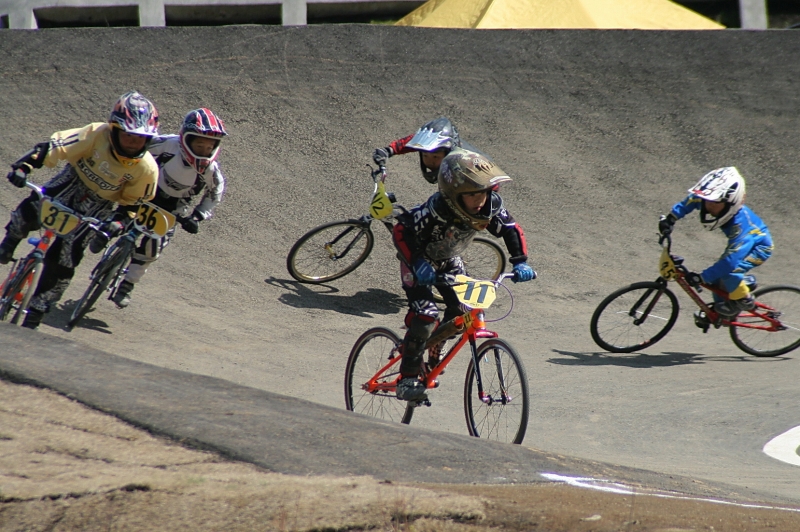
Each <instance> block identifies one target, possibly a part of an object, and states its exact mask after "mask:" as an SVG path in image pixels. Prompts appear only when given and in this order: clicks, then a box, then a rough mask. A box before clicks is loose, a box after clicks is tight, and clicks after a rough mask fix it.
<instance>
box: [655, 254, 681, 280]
mask: <svg viewBox="0 0 800 532" xmlns="http://www.w3.org/2000/svg"><path fill="white" fill-rule="evenodd" d="M658 265H659V272H660V273H661V277H663V278H664V279H666V280H668V281H669V280H670V279H675V278H676V277H677V276H678V272H677V271H676V270H675V263H674V262H672V257H670V256H669V251H668V250H667V249H666V248H664V251H662V252H661V259H659V261H658Z"/></svg>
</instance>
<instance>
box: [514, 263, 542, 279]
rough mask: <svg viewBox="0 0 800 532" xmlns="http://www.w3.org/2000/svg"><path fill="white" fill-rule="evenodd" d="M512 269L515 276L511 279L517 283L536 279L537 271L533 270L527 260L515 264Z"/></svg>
mask: <svg viewBox="0 0 800 532" xmlns="http://www.w3.org/2000/svg"><path fill="white" fill-rule="evenodd" d="M511 271H512V272H513V273H514V277H512V278H511V280H512V281H514V282H515V283H524V282H525V281H532V280H533V279H536V272H535V271H533V268H531V267H530V266H528V263H527V262H520V263H519V264H515V265H514V267H513V268H512V269H511Z"/></svg>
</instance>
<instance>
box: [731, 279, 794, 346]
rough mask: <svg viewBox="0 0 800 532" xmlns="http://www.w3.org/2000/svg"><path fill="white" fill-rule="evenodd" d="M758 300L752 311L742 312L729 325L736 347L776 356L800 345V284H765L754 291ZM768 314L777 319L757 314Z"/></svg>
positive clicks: (754, 295)
mask: <svg viewBox="0 0 800 532" xmlns="http://www.w3.org/2000/svg"><path fill="white" fill-rule="evenodd" d="M753 297H755V299H756V301H757V304H756V305H757V308H756V310H755V312H746V311H745V312H742V313H741V314H739V316H738V317H736V319H735V320H733V322H734V323H740V324H741V325H731V326H730V333H731V340H733V343H734V344H736V347H738V348H739V349H741V350H742V351H744V352H745V353H747V354H750V355H753V356H757V357H775V356H778V355H783V354H785V353H788V352H789V351H792V350H794V349H797V348H798V347H799V346H800V288H798V287H796V286H783V285H780V286H767V287H765V288H761V289H759V290H756V291H755V292H753ZM758 313H762V314H767V315H768V316H770V317H771V318H775V319H777V320H778V321H779V322H780V323H779V325H778V327H777V330H776V328H775V327H773V325H772V323H771V322H769V321H767V320H765V319H764V318H761V317H760V316H758Z"/></svg>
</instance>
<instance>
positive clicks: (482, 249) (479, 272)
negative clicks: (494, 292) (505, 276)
mask: <svg viewBox="0 0 800 532" xmlns="http://www.w3.org/2000/svg"><path fill="white" fill-rule="evenodd" d="M461 258H462V259H463V261H464V269H465V270H466V272H467V275H469V276H470V277H472V278H474V279H497V278H498V277H500V274H501V273H503V272H504V271H506V254H505V252H504V251H503V248H501V247H500V245H499V244H498V243H497V242H495V241H494V240H489V239H486V238H475V239H473V241H472V244H471V245H470V246H469V247H468V248H467V250H466V251H465V252H464V253H463V254H462V255H461Z"/></svg>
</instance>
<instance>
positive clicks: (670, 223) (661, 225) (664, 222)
mask: <svg viewBox="0 0 800 532" xmlns="http://www.w3.org/2000/svg"><path fill="white" fill-rule="evenodd" d="M677 221H678V218H676V217H675V215H674V214H672V213H669V214H668V215H666V216H664V215H663V214H662V215H661V218H659V219H658V232H659V233H660V234H662V235H664V236H667V235H670V234H672V228H673V227H674V226H675V222H677Z"/></svg>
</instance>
